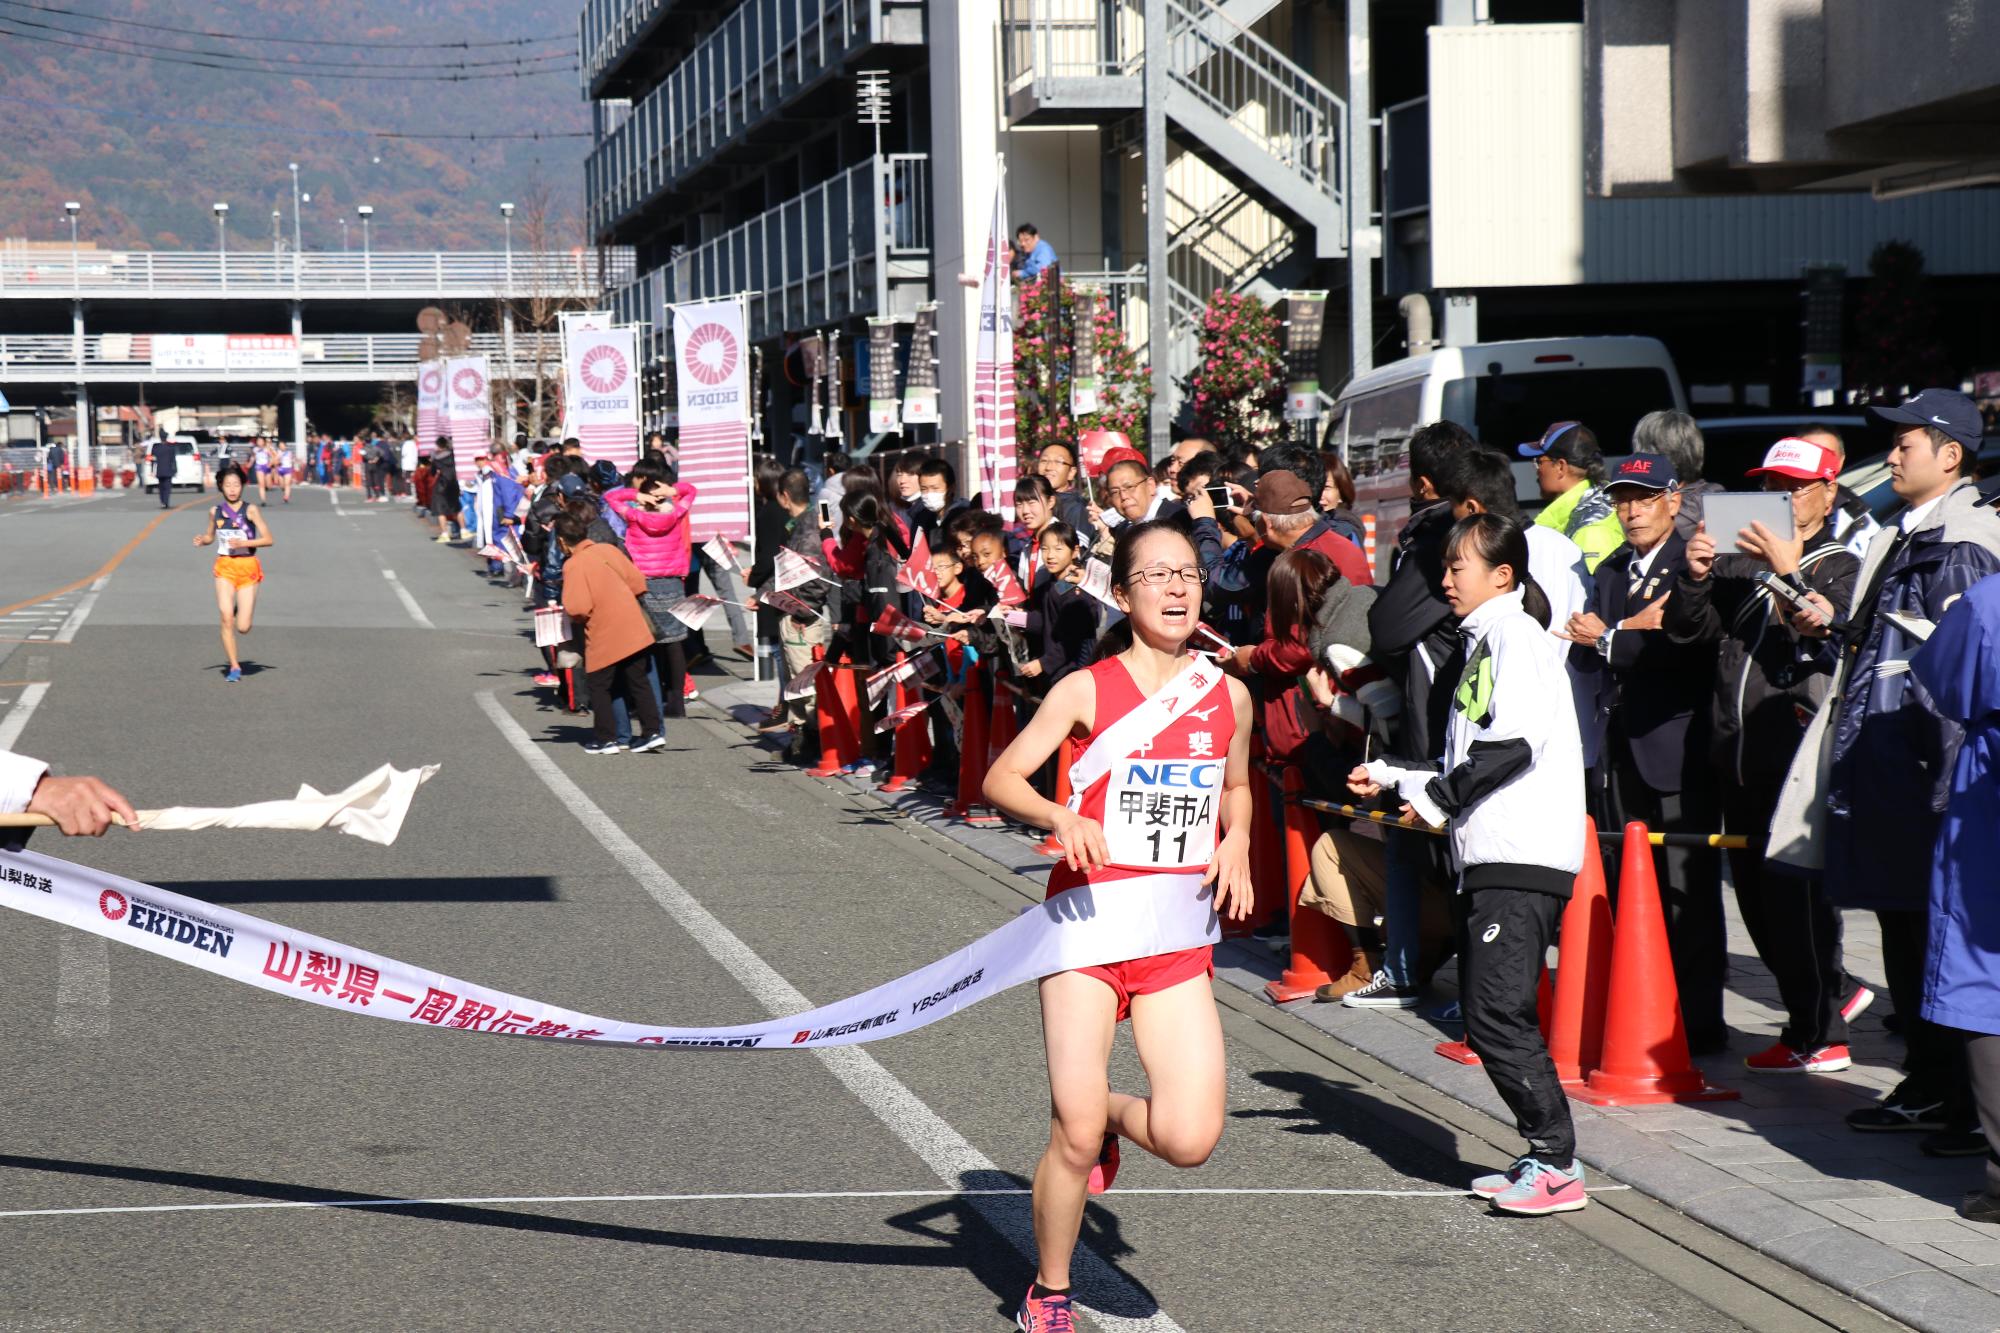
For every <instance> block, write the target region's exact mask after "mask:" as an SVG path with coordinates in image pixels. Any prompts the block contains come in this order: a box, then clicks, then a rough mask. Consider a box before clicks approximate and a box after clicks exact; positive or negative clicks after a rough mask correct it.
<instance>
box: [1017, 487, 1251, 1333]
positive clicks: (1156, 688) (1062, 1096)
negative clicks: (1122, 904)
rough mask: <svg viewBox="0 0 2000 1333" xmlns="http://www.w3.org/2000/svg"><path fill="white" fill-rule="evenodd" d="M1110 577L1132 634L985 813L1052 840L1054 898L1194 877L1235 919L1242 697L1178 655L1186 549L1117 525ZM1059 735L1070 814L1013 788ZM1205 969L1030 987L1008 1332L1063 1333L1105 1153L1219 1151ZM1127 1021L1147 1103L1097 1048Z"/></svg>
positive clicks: (1187, 611)
mask: <svg viewBox="0 0 2000 1333" xmlns="http://www.w3.org/2000/svg"><path fill="white" fill-rule="evenodd" d="M1111 577H1112V588H1113V593H1112V595H1113V596H1114V597H1115V598H1116V600H1117V603H1118V608H1119V609H1120V610H1121V611H1123V612H1125V614H1126V616H1127V619H1126V621H1125V622H1124V626H1126V627H1129V628H1126V629H1121V628H1119V627H1114V628H1113V629H1112V630H1111V631H1110V633H1109V634H1107V636H1106V638H1107V642H1106V643H1105V644H1104V645H1103V648H1102V651H1101V652H1100V655H1099V659H1098V660H1097V661H1096V662H1094V663H1092V664H1091V666H1090V668H1089V669H1088V670H1084V671H1078V672H1076V673H1074V674H1073V675H1070V676H1068V677H1065V678H1064V679H1063V680H1061V681H1060V682H1058V683H1057V684H1056V685H1055V687H1054V688H1053V689H1051V690H1050V691H1049V695H1048V698H1047V699H1046V700H1045V701H1044V702H1043V704H1042V706H1041V708H1040V709H1039V710H1037V711H1036V713H1035V714H1034V717H1033V719H1032V720H1031V721H1030V722H1029V723H1028V725H1027V726H1026V728H1024V729H1023V730H1022V732H1021V734H1020V736H1019V737H1017V738H1016V739H1015V741H1014V743H1013V744H1012V745H1010V746H1008V747H1007V751H1006V753H1004V754H1002V755H1001V756H1000V758H999V759H998V760H997V761H995V763H994V765H993V769H992V771H991V772H990V773H988V774H987V777H986V784H985V794H986V799H987V800H988V801H990V802H991V803H992V804H993V805H994V806H996V807H997V808H999V809H1000V810H1001V811H1003V812H1005V813H1006V814H1008V815H1010V816H1012V817H1013V818H1015V819H1018V820H1021V821H1022V822H1023V823H1028V824H1035V825H1038V826H1040V827H1043V828H1048V829H1052V830H1053V831H1054V832H1055V835H1056V837H1057V839H1058V840H1059V841H1060V842H1061V843H1062V845H1063V848H1064V857H1063V859H1062V860H1061V861H1059V862H1057V864H1056V867H1055V869H1054V870H1053V872H1051V874H1050V876H1049V894H1050V896H1051V897H1053V896H1054V895H1055V894H1057V893H1060V892H1062V891H1063V890H1065V889H1071V888H1075V887H1077V886H1079V885H1083V884H1095V885H1103V886H1106V891H1108V892H1116V891H1117V890H1116V888H1115V887H1114V886H1115V885H1116V884H1117V883H1118V882H1119V881H1121V880H1128V881H1129V880H1133V879H1135V878H1137V877H1140V876H1151V875H1160V874H1169V875H1185V876H1187V877H1188V881H1189V886H1190V888H1192V887H1193V884H1194V882H1195V881H1194V877H1195V876H1196V875H1199V876H1200V877H1201V878H1200V883H1203V884H1213V885H1214V886H1215V887H1214V892H1215V899H1214V905H1215V910H1216V911H1217V912H1218V913H1223V914H1226V915H1227V916H1228V917H1229V918H1230V919H1232V920H1238V921H1240V920H1242V919H1244V918H1245V917H1247V916H1248V915H1249V913H1250V901H1251V887H1250V864H1249V854H1250V823H1251V817H1250V786H1249V780H1250V721H1251V718H1250V695H1249V692H1248V691H1247V690H1245V689H1244V687H1243V685H1242V683H1241V682H1239V681H1236V680H1234V679H1231V678H1230V677H1228V676H1225V675H1224V674H1223V673H1222V671H1221V669H1220V668H1219V667H1217V666H1216V665H1215V664H1214V663H1213V662H1211V661H1209V660H1207V659H1205V658H1201V657H1197V656H1196V655H1195V654H1193V653H1192V652H1190V651H1189V650H1188V639H1189V636H1190V635H1192V634H1193V633H1194V629H1195V624H1196V621H1197V619H1198V618H1199V616H1200V613H1201V577H1202V571H1201V566H1200V564H1199V563H1198V562H1197V561H1196V559H1195V552H1194V544H1193V543H1192V542H1191V541H1190V540H1189V539H1188V537H1187V536H1186V535H1185V534H1183V533H1182V532H1181V531H1180V530H1179V529H1178V528H1176V527H1174V526H1173V525H1172V524H1170V523H1164V522H1158V521H1150V522H1139V523H1127V524H1126V525H1125V526H1124V527H1123V528H1121V529H1120V530H1119V533H1118V541H1117V545H1116V547H1115V549H1114V551H1113V553H1112V558H1111ZM1142 709H1143V710H1145V716H1144V717H1143V718H1141V719H1140V723H1141V725H1140V727H1139V730H1142V731H1144V732H1145V733H1146V734H1144V735H1140V734H1138V733H1137V731H1134V730H1132V729H1131V728H1126V729H1125V730H1124V731H1121V732H1120V733H1119V734H1118V735H1117V736H1114V737H1113V739H1112V742H1111V747H1112V748H1111V749H1110V750H1109V751H1104V750H1098V749H1093V748H1092V747H1093V746H1094V744H1095V742H1097V741H1098V739H1099V738H1100V737H1103V736H1104V735H1105V733H1106V732H1107V731H1110V730H1111V729H1112V728H1113V727H1114V725H1115V724H1117V723H1118V722H1119V721H1120V720H1121V719H1123V718H1125V717H1126V716H1127V715H1128V714H1131V713H1134V712H1137V711H1139V710H1142ZM1065 737H1074V738H1076V739H1077V740H1078V741H1079V742H1080V743H1081V745H1082V746H1083V747H1084V748H1083V750H1082V751H1081V754H1082V757H1081V758H1080V759H1079V760H1078V763H1077V766H1076V768H1075V769H1073V770H1072V772H1075V773H1079V774H1081V775H1083V776H1088V772H1089V771H1090V770H1091V769H1092V767H1093V759H1095V763H1096V764H1098V765H1101V766H1102V769H1103V771H1102V772H1100V773H1099V775H1098V776H1097V777H1096V778H1094V779H1092V780H1089V781H1082V780H1078V781H1077V794H1076V796H1075V797H1074V798H1073V800H1072V803H1071V807H1070V808H1065V807H1063V806H1060V805H1057V804H1056V803H1055V802H1053V801H1049V800H1045V799H1043V798H1042V797H1041V796H1039V795H1037V794H1036V793H1035V791H1034V789H1033V788H1032V787H1030V786H1029V785H1028V775H1029V774H1030V773H1033V772H1034V771H1035V770H1037V769H1038V768H1040V767H1041V766H1042V765H1043V764H1044V763H1045V762H1047V761H1048V759H1049V757H1050V756H1051V755H1053V754H1054V753H1055V752H1056V749H1057V747H1058V746H1060V745H1061V744H1062V741H1063V739H1064V738H1065ZM1107 759H1108V760H1109V762H1106V760H1107ZM1142 767H1143V768H1146V769H1147V770H1148V771H1147V773H1146V774H1145V775H1143V776H1141V775H1140V774H1139V773H1138V771H1137V770H1138V769H1139V768H1142ZM1135 778H1136V779H1138V780H1137V781H1132V785H1131V786H1127V785H1125V784H1126V782H1127V781H1130V780H1132V779H1135ZM1156 782H1164V783H1173V784H1179V785H1178V786H1165V787H1163V786H1159V785H1154V783H1156ZM1162 801H1164V802H1165V804H1164V805H1162V804H1160V802H1162ZM1218 828H1219V829H1220V836H1219V837H1218ZM1135 888H1136V886H1135ZM1211 971H1212V969H1211V967H1210V962H1209V949H1208V947H1207V946H1205V945H1204V946H1202V947H1200V948H1195V949H1186V950H1182V951H1180V952H1178V953H1171V954H1161V955H1157V956H1154V957H1150V958H1135V959H1132V960H1130V961H1129V962H1122V963H1113V964H1111V965H1110V966H1108V967H1090V968H1083V969H1080V970H1078V971H1074V972H1059V973H1057V974H1055V975H1054V976H1048V977H1044V978H1042V982H1041V996H1042V1035H1043V1043H1044V1046H1045V1048H1046V1051H1047V1055H1048V1064H1049V1090H1050V1093H1051V1104H1052V1113H1051V1119H1050V1126H1049V1146H1048V1148H1047V1150H1046V1151H1045V1152H1044V1153H1043V1154H1042V1159H1041V1162H1040V1164H1039V1165H1038V1166H1037V1167H1036V1168H1035V1188H1034V1218H1035V1247H1036V1250H1037V1253H1038V1256H1039V1263H1038V1267H1037V1270H1036V1273H1035V1278H1034V1281H1033V1283H1031V1284H1030V1286H1029V1287H1028V1294H1027V1295H1026V1296H1025V1297H1023V1298H1022V1301H1021V1308H1020V1311H1019V1312H1018V1313H1017V1314H1016V1316H1015V1321H1016V1323H1017V1324H1018V1325H1019V1326H1020V1327H1021V1328H1022V1329H1025V1330H1027V1333H1057V1331H1058V1330H1063V1331H1066V1330H1069V1329H1072V1328H1074V1327H1075V1314H1074V1309H1073V1306H1072V1304H1071V1300H1070V1291H1069V1285H1070V1271H1069V1269H1070V1256H1071V1254H1072V1253H1073V1252H1074V1251H1075V1249H1076V1240H1077V1233H1078V1230H1079V1228H1080V1227H1081V1226H1082V1223H1083V1205H1084V1198H1085V1196H1086V1195H1087V1194H1096V1193H1102V1192H1103V1191H1104V1190H1105V1189H1107V1188H1109V1186H1110V1184H1111V1179H1112V1177H1113V1176H1114V1175H1115V1174H1116V1173H1117V1170H1118V1140H1119V1139H1120V1138H1126V1139H1130V1140H1131V1141H1132V1142H1133V1143H1136V1144H1138V1145H1139V1146H1140V1147H1141V1148H1144V1149H1145V1150H1146V1151H1147V1152H1149V1153H1151V1154H1153V1155H1154V1156H1155V1157H1158V1158H1160V1159H1161V1160H1162V1161H1166V1162H1169V1163H1171V1164H1173V1165H1174V1166H1180V1167H1191V1166H1199V1165H1200V1164H1201V1163H1203V1162H1205V1161H1207V1160H1208V1155H1209V1153H1210V1152H1212V1151H1213V1150H1214V1148H1215V1144H1216V1141H1217V1140H1218V1139H1220V1138H1221V1137H1222V1117H1223V1056H1222V1023H1221V1020H1220V1019H1219V1018H1218V1017H1217V1015H1216V1012H1215V999H1214V996H1213V994H1212V993H1211V991H1210V990H1209V976H1210V973H1211ZM1126 1017H1130V1018H1131V1020H1132V1038H1133V1041H1134V1043H1135V1044H1136V1045H1137V1047H1138V1051H1139V1060H1140V1063H1141V1064H1142V1065H1144V1067H1145V1070H1146V1081H1147V1083H1148V1084H1149V1085H1150V1087H1151V1089H1152V1093H1151V1095H1150V1096H1147V1097H1136V1096H1132V1095H1130V1094H1127V1093H1121V1092H1112V1091H1111V1089H1110V1084H1109V1079H1108V1077H1107V1072H1106V1071H1107V1065H1108V1063H1109V1061H1110V1058H1111V1042H1112V1037H1113V1034H1114V1032H1115V1031H1116V1029H1117V1025H1118V1023H1119V1021H1120V1020H1121V1019H1124V1018H1126Z"/></svg>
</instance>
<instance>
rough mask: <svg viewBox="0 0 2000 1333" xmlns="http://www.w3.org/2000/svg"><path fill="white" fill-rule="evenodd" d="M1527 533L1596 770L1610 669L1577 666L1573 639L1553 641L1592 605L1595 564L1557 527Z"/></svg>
mask: <svg viewBox="0 0 2000 1333" xmlns="http://www.w3.org/2000/svg"><path fill="white" fill-rule="evenodd" d="M1525 531H1526V532H1527V536H1528V573H1529V575H1530V576H1531V577H1532V578H1533V579H1534V580H1535V582H1536V583H1538V584H1540V585H1541V589H1542V592H1543V594H1544V595H1545V596H1547V598H1548V599H1549V630H1550V637H1551V638H1552V639H1553V641H1554V642H1555V644H1556V649H1557V651H1558V652H1560V653H1561V654H1562V655H1563V670H1564V671H1565V672H1567V673H1568V675H1569V691H1570V695H1571V697H1572V698H1573V699H1575V701H1576V729H1577V734H1578V736H1579V737H1581V739H1582V741H1583V766H1584V767H1585V768H1595V767H1596V766H1597V756H1598V751H1599V750H1600V749H1601V748H1602V746H1603V743H1604V719H1605V717H1606V716H1607V715H1608V714H1609V712H1610V705H1609V701H1608V700H1607V701H1605V703H1604V706H1603V707H1600V706H1599V691H1600V690H1604V689H1606V688H1607V687H1608V685H1609V683H1610V679H1611V677H1610V673H1609V672H1604V671H1591V672H1585V671H1579V670H1577V669H1576V663H1575V661H1574V660H1573V659H1572V658H1571V657H1570V655H1569V641H1568V640H1567V639H1554V631H1556V630H1559V629H1561V628H1562V627H1563V626H1564V625H1567V624H1568V623H1569V618H1570V617H1571V616H1573V615H1575V614H1576V613H1577V612H1579V611H1588V610H1589V609H1590V589H1591V583H1592V578H1591V573H1590V566H1589V564H1588V563H1587V562H1586V561H1585V559H1584V554H1583V548H1582V547H1580V546H1578V545H1577V544H1576V543H1575V542H1573V541H1571V540H1570V539H1569V538H1567V537H1565V536H1563V535H1562V534H1561V533H1560V532H1557V531H1556V530H1555V529H1554V528H1546V527H1543V526H1542V525H1541V524H1539V523H1530V524H1529V525H1528V526H1527V528H1526V530H1525ZM1654 549H1656V550H1657V549H1658V548H1657V547H1656V548H1654Z"/></svg>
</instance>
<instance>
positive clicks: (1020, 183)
mask: <svg viewBox="0 0 2000 1333" xmlns="http://www.w3.org/2000/svg"><path fill="white" fill-rule="evenodd" d="M1098 141H1099V140H1098V132H1097V130H1096V128H1095V127H1092V126H1083V127H1069V126H1064V127H1059V128H1050V129H1019V128H1016V129H1009V130H1003V131H1001V134H1000V145H1001V149H1002V151H1004V152H1005V153H1006V154H1007V207H1008V209H1009V210H1010V211H1011V213H1012V214H1013V216H1012V217H1011V218H1010V219H1009V220H1008V223H1007V226H1008V228H1009V229H1010V230H1011V229H1012V228H1013V226H1014V225H1015V224H1016V223H1020V222H1032V223H1034V224H1035V226H1036V227H1038V228H1040V229H1041V233H1042V239H1043V240H1045V241H1047V242H1048V243H1049V244H1050V245H1052V246H1054V247H1055V249H1056V255H1057V256H1058V257H1059V258H1060V259H1061V260H1062V266H1063V270H1064V271H1065V272H1070V273H1080V272H1090V271H1094V270H1097V269H1101V268H1103V267H1104V227H1103V222H1102V219H1103V215H1104V208H1103V204H1104V190H1103V184H1102V163H1103V154H1102V153H1101V152H1100V151H1099V150H1098Z"/></svg>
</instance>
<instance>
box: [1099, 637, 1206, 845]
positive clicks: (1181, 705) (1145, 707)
mask: <svg viewBox="0 0 2000 1333" xmlns="http://www.w3.org/2000/svg"><path fill="white" fill-rule="evenodd" d="M1221 679H1222V668H1221V667H1219V666H1217V665H1216V664H1215V663H1213V662H1211V661H1209V660H1208V659H1207V658H1203V657H1195V658H1193V659H1192V660H1190V661H1189V662H1188V664H1187V665H1186V666H1184V667H1182V668H1181V669H1180V671H1179V672H1177V673H1176V674H1175V676H1174V678H1173V679H1172V680H1170V681H1168V682H1167V683H1166V684H1164V685H1162V686H1160V688H1159V689H1157V690H1155V691H1153V693H1152V694H1151V695H1150V696H1148V698H1147V699H1146V701H1145V702H1144V703H1142V704H1140V705H1139V706H1138V707H1137V708H1134V709H1133V710H1132V711H1131V712H1129V713H1127V714H1126V715H1125V716H1124V717H1121V718H1119V719H1118V720H1117V721H1116V722H1114V723H1112V724H1111V726H1110V727H1109V728H1107V729H1106V730H1105V731H1103V732H1102V733H1100V734H1099V735H1098V737H1097V739H1096V740H1094V741H1092V742H1091V743H1090V745H1089V747H1088V748H1086V749H1085V750H1084V752H1083V753H1082V754H1080V755H1078V756H1077V757H1076V762H1075V763H1074V764H1071V765H1070V768H1069V787H1070V793H1071V794H1070V809H1072V810H1075V809H1079V808H1081V803H1082V801H1083V793H1084V792H1085V790H1087V789H1088V788H1089V786H1090V784H1091V783H1093V782H1095V781H1097V780H1098V779H1099V778H1101V777H1103V776H1104V775H1105V774H1106V773H1109V772H1110V771H1111V766H1112V765H1113V764H1115V763H1117V762H1118V761H1119V760H1120V759H1123V758H1124V757H1125V756H1127V755H1129V754H1131V753H1132V752H1133V751H1135V750H1137V749H1138V748H1139V747H1140V746H1141V745H1143V744H1145V743H1146V742H1147V741H1150V740H1152V739H1153V738H1154V737H1155V736H1157V735H1159V734H1160V733H1161V732H1163V731H1165V730H1166V729H1167V728H1168V727H1170V726H1172V725H1173V723H1174V721H1175V719H1177V718H1179V717H1180V715H1181V714H1182V713H1185V712H1186V711H1187V710H1188V709H1190V708H1192V707H1194V706H1195V705H1196V704H1198V703H1200V702H1201V701H1202V699H1203V698H1204V697H1206V696H1207V694H1208V692H1209V691H1210V690H1212V689H1214V688H1215V683H1216V682H1217V681H1218V680H1221Z"/></svg>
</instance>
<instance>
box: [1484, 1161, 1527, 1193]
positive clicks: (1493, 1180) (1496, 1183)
mask: <svg viewBox="0 0 2000 1333" xmlns="http://www.w3.org/2000/svg"><path fill="white" fill-rule="evenodd" d="M1527 1164H1528V1159H1527V1158H1525V1157H1516V1158H1515V1159H1514V1165H1512V1166H1510V1167H1508V1168H1507V1169H1506V1170H1505V1171H1498V1172H1495V1173H1494V1174H1492V1175H1490V1176H1481V1177H1479V1179H1477V1180H1475V1181H1473V1182H1472V1192H1473V1193H1474V1194H1477V1195H1478V1196H1479V1197H1480V1198H1482V1199H1492V1198H1497V1197H1499V1196H1500V1195H1502V1194H1505V1193H1506V1192H1507V1191H1508V1190H1510V1189H1513V1188H1514V1182H1515V1181H1517V1180H1519V1179H1520V1178H1521V1169H1522V1168H1523V1167H1525V1166H1527Z"/></svg>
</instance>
